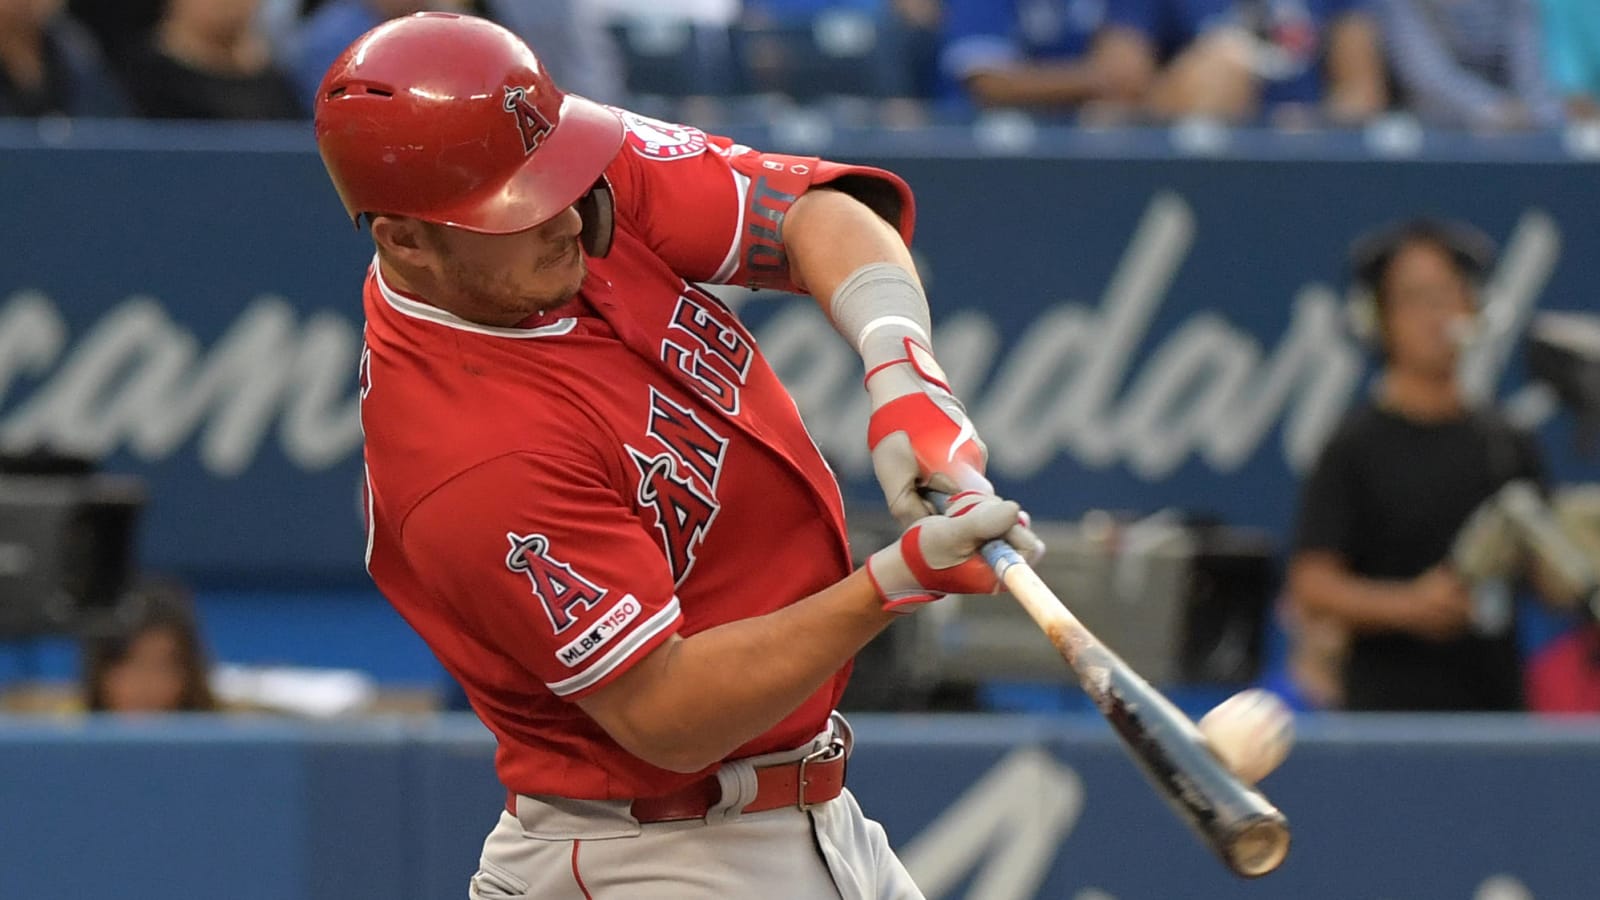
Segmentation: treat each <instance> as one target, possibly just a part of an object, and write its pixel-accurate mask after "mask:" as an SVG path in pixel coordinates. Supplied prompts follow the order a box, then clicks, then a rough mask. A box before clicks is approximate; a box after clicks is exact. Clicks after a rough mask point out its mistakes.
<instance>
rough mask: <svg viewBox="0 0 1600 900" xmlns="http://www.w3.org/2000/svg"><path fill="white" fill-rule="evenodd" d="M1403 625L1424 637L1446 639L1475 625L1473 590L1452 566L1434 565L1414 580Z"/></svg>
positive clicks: (1403, 615)
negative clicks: (1473, 618) (1473, 623)
mask: <svg viewBox="0 0 1600 900" xmlns="http://www.w3.org/2000/svg"><path fill="white" fill-rule="evenodd" d="M1407 594H1408V596H1407V598H1406V603H1405V608H1404V609H1403V610H1401V618H1402V623H1401V624H1402V628H1403V629H1404V630H1405V631H1409V632H1411V633H1413V634H1416V635H1418V636H1420V637H1425V638H1429V639H1432V640H1436V641H1446V640H1450V639H1451V638H1455V637H1460V636H1461V635H1462V634H1465V633H1466V631H1467V629H1468V628H1469V627H1471V625H1472V589H1471V587H1470V586H1469V585H1468V584H1467V583H1466V581H1464V580H1462V578H1461V576H1460V575H1457V574H1456V573H1455V572H1454V571H1453V570H1452V569H1451V568H1450V567H1448V566H1442V565H1441V566H1434V567H1433V568H1431V569H1429V570H1428V571H1426V572H1423V573H1422V574H1421V575H1418V576H1417V577H1416V578H1414V579H1412V581H1411V590H1410V591H1408V592H1407Z"/></svg>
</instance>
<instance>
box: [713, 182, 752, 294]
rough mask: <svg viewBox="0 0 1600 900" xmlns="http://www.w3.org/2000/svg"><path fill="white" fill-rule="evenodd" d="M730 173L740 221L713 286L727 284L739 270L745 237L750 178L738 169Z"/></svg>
mask: <svg viewBox="0 0 1600 900" xmlns="http://www.w3.org/2000/svg"><path fill="white" fill-rule="evenodd" d="M728 171H729V172H732V173H733V189H734V191H735V192H737V193H738V194H739V221H738V223H737V224H736V225H734V227H733V244H732V245H731V246H729V247H728V255H727V256H725V257H723V258H722V265H721V266H720V267H718V268H717V273H716V274H715V275H712V276H711V278H710V281H711V283H712V284H727V283H728V279H729V278H732V277H733V273H734V272H736V271H738V270H739V244H740V240H739V239H740V238H741V237H742V236H743V235H744V202H745V200H746V198H748V197H749V195H750V176H748V175H746V174H744V173H743V172H740V171H739V170H737V169H732V168H730V169H729V170H728Z"/></svg>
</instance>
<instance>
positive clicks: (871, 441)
mask: <svg viewBox="0 0 1600 900" xmlns="http://www.w3.org/2000/svg"><path fill="white" fill-rule="evenodd" d="M900 350H901V352H900V354H899V355H897V356H894V357H891V358H889V359H886V360H881V361H878V362H876V364H875V365H873V366H872V368H871V369H869V370H868V371H867V394H868V395H869V396H870V397H871V399H872V418H871V419H870V420H869V421H868V423H867V447H868V449H870V450H871V451H872V470H873V472H874V473H875V474H876V475H877V476H878V484H879V486H880V487H882V488H883V496H884V499H885V500H887V501H888V502H889V511H890V512H891V513H893V514H894V517H895V519H896V520H897V521H899V523H900V524H901V525H902V526H910V525H911V523H913V522H915V521H917V520H918V519H921V518H922V517H924V516H926V515H928V514H929V513H931V512H933V511H934V509H933V506H932V505H931V504H929V503H928V502H927V501H926V500H925V499H923V497H922V495H921V494H920V493H918V488H920V487H931V488H933V489H935V490H938V491H942V492H944V493H947V494H954V493H957V492H959V491H981V492H984V493H988V492H992V491H993V487H992V486H991V485H990V484H989V481H988V479H986V478H984V476H983V471H984V466H985V464H986V463H987V462H988V459H989V451H988V448H986V447H984V445H983V441H982V440H980V439H979V438H978V432H977V430H976V429H975V428H973V426H972V420H971V419H970V418H968V416H967V411H966V409H965V408H964V407H962V405H961V401H959V400H957V399H956V397H955V394H954V393H952V392H951V390H950V383H949V380H948V379H947V378H946V376H945V374H944V370H943V369H941V368H940V367H939V363H938V362H937V361H935V360H934V358H933V353H932V352H930V351H929V350H928V348H927V347H924V346H923V345H922V344H920V343H918V342H917V341H916V339H914V338H910V337H902V338H901V339H900Z"/></svg>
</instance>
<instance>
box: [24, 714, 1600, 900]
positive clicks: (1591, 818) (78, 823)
mask: <svg viewBox="0 0 1600 900" xmlns="http://www.w3.org/2000/svg"><path fill="white" fill-rule="evenodd" d="M856 725H857V731H858V734H859V736H860V740H859V743H858V745H857V751H856V754H855V756H854V757H853V758H852V760H851V764H850V774H849V783H850V787H851V790H852V791H854V792H855V793H856V795H857V797H858V798H859V799H860V801H861V804H862V806H863V808H864V809H866V810H867V811H868V813H869V815H871V816H873V817H874V818H877V819H879V820H880V821H882V822H883V824H884V826H885V827H886V829H887V830H888V833H889V836H890V840H891V842H892V843H893V844H894V846H895V847H896V849H897V852H899V854H900V855H901V857H902V858H903V859H904V860H905V862H906V864H907V866H908V868H909V869H910V871H911V872H912V873H913V874H914V876H915V877H916V878H917V880H918V882H919V884H920V886H921V887H922V889H923V890H924V892H925V893H926V894H927V896H928V897H929V900H1033V898H1038V900H1177V898H1182V900H1210V898H1235V897H1260V898H1296V900H1393V898H1405V900H1586V898H1592V897H1594V896H1596V895H1597V893H1600V876H1596V874H1595V872H1594V866H1593V862H1592V845H1593V836H1594V834H1595V831H1596V828H1597V826H1600V811H1597V800H1600V782H1597V780H1596V772H1597V771H1600V726H1597V725H1595V724H1593V723H1588V724H1559V723H1530V722H1528V721H1527V720H1523V719H1495V718H1492V717H1491V718H1480V719H1476V720H1470V721H1469V720H1466V719H1452V718H1448V717H1440V718H1434V719H1425V720H1418V719H1404V718H1401V719H1392V720H1379V719H1373V718H1365V719H1363V718H1331V719H1329V718H1324V719H1321V720H1318V721H1312V722H1306V723H1303V724H1302V726H1301V730H1302V732H1303V734H1302V738H1301V741H1300V743H1299V745H1298V746H1297V747H1296V749H1295V751H1294V753H1293V755H1292V756H1291V757H1290V759H1289V761H1288V762H1287V763H1285V765H1284V766H1283V768H1282V769H1280V770H1279V771H1278V772H1275V773H1274V774H1272V775H1271V776H1269V777H1268V779H1267V780H1266V781H1265V782H1264V783H1263V788H1264V790H1265V791H1266V792H1267V794H1268V795H1269V796H1270V797H1271V798H1272V799H1273V800H1274V802H1276V803H1277V804H1278V805H1279V806H1280V807H1281V808H1282V809H1283V810H1284V811H1285V813H1286V814H1287V815H1288V816H1289V818H1290V821H1291V824H1292V827H1293V829H1294V844H1293V847H1292V849H1291V851H1290V855H1289V858H1288V860H1287V862H1286V863H1285V864H1284V865H1283V867H1282V868H1281V869H1280V870H1278V871H1277V872H1276V873H1273V874H1271V875H1269V876H1267V877H1265V878H1263V879H1260V880H1256V881H1249V882H1246V881H1242V880H1239V879H1237V878H1235V877H1234V876H1232V875H1230V874H1229V873H1228V872H1227V871H1226V870H1225V869H1224V868H1223V867H1222V865H1221V864H1220V863H1219V862H1217V861H1216V860H1215V859H1214V858H1213V857H1211V856H1210V855H1209V853H1208V851H1207V850H1206V849H1205V848H1204V847H1203V846H1202V845H1201V844H1200V843H1199V842H1198V841H1197V840H1196V839H1195V838H1194V837H1193V836H1192V835H1191V834H1190V833H1189V832H1188V831H1187V830H1186V828H1185V827H1184V826H1183V825H1182V824H1181V823H1180V822H1179V821H1178V820H1177V819H1176V818H1175V817H1174V816H1173V815H1172V814H1171V813H1170V812H1169V810H1168V809H1167V807H1166V806H1165V804H1164V803H1163V801H1162V800H1161V799H1159V798H1158V796H1157V795H1156V794H1155V793H1154V792H1153V791H1151V789H1150V788H1149V787H1148V786H1147V785H1146V784H1145V783H1144V781H1143V780H1142V776H1141V775H1140V774H1139V773H1138V772H1137V770H1136V769H1135V767H1134V765H1133V763H1132V762H1131V761H1130V760H1128V759H1127V758H1126V757H1125V756H1124V754H1123V751H1122V750H1121V747H1120V745H1119V744H1117V743H1116V741H1115V740H1114V739H1113V738H1112V737H1111V735H1110V733H1109V731H1108V730H1107V729H1105V728H1103V727H1099V726H1089V725H1085V724H1078V723H1073V722H1069V721H1062V720H1044V719H1022V718H1018V719H1013V718H995V717H986V718H984V719H983V720H982V722H981V724H978V723H975V722H973V721H968V720H963V719H959V718H920V719H917V718H909V719H904V718H902V719H890V718H874V717H862V718H860V719H859V720H858V721H857V723H856ZM492 751H493V746H492V741H491V739H490V737H489V735H488V733H487V732H485V731H484V730H483V729H482V728H481V726H478V725H477V724H476V723H475V722H472V721H468V720H462V719H448V718H447V719H445V720H441V721H431V722H429V723H427V724H412V725H407V724H404V723H398V722H374V723H368V724H361V725H316V726H307V725H295V724H292V723H283V722H277V723H275V722H268V721H248V720H246V721H218V720H209V721H207V720H200V721H192V722H183V723H177V724H174V723H172V722H164V723H158V722H146V723H112V722H103V721H98V722H96V721H91V722H69V723H41V722H37V721H35V722H23V721H19V720H6V719H3V718H0V773H3V777H0V810H3V812H0V897H8V898H9V897H26V898H29V900H69V898H71V900H77V898H82V897H115V898H118V900H180V898H181V900H188V898H203V897H205V898H209V897H223V896H225V897H229V898H232V900H336V898H337V900H345V898H380V897H381V898H385V900H439V898H455V897H465V895H466V879H467V878H468V876H470V875H471V873H472V871H473V869H474V868H475V866H476V862H477V857H478V850H479V848H480V847H481V844H482V840H483V837H484V835H485V834H486V833H487V832H488V830H489V828H490V827H491V826H492V825H493V823H494V820H495V817H496V815H497V810H498V809H499V808H500V807H501V805H502V804H503V802H504V795H503V793H502V792H501V790H500V788H499V787H498V785H496V784H495V781H494V777H493V769H492Z"/></svg>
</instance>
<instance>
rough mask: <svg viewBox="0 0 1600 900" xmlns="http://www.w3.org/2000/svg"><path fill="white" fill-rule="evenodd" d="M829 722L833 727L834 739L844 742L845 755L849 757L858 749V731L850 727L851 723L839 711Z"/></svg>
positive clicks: (835, 711)
mask: <svg viewBox="0 0 1600 900" xmlns="http://www.w3.org/2000/svg"><path fill="white" fill-rule="evenodd" d="M828 721H829V722H830V723H831V724H832V725H833V736H834V739H835V740H840V741H843V742H844V755H845V756H846V757H849V755H850V752H851V751H852V750H854V749H855V747H856V730H855V729H854V728H851V727H850V721H849V720H848V719H846V718H845V717H844V713H841V712H839V711H838V710H834V711H833V713H832V714H831V715H829V716H828Z"/></svg>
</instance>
